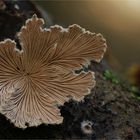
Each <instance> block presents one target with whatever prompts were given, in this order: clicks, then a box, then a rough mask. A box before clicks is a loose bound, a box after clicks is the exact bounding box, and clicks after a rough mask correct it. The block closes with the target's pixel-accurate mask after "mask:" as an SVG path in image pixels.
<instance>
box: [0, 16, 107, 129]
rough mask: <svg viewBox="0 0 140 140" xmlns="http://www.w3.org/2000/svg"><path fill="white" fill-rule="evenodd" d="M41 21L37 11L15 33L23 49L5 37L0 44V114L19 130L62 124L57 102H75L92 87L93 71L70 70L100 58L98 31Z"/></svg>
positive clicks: (103, 47) (102, 45)
mask: <svg viewBox="0 0 140 140" xmlns="http://www.w3.org/2000/svg"><path fill="white" fill-rule="evenodd" d="M43 24H44V21H43V19H41V18H38V17H37V16H36V15H33V17H32V18H31V19H28V20H27V21H26V25H25V26H23V27H22V28H21V30H20V32H19V34H18V37H19V41H20V45H21V48H22V50H18V49H17V48H16V43H15V41H12V40H10V39H6V40H4V41H3V42H0V112H1V113H2V114H4V115H5V116H6V117H7V118H8V119H10V120H11V122H13V123H14V125H15V126H17V127H20V128H26V127H27V125H26V124H28V126H37V125H39V124H41V123H46V124H54V123H55V124H56V123H57V124H59V123H61V122H62V121H63V117H62V116H61V114H60V110H59V109H58V107H57V105H63V104H64V102H66V101H68V100H69V98H70V97H72V98H73V99H75V100H77V101H80V100H81V99H82V98H83V97H84V96H85V95H87V94H89V93H90V90H91V88H93V87H94V86H95V76H94V73H93V72H90V71H89V72H87V73H84V72H81V73H79V74H75V73H74V70H77V69H80V68H81V66H82V65H84V64H87V63H89V62H90V60H95V61H97V62H99V61H100V60H101V59H102V57H103V55H104V52H105V50H106V48H107V46H106V41H105V39H104V38H103V37H102V36H101V35H100V34H95V33H91V32H89V31H86V30H85V29H83V28H81V27H80V26H78V25H71V26H69V27H68V28H67V29H64V28H62V27H61V26H58V25H55V26H51V27H50V28H49V29H43V28H42V27H41V26H42V25H43Z"/></svg>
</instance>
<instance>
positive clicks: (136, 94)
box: [129, 86, 140, 101]
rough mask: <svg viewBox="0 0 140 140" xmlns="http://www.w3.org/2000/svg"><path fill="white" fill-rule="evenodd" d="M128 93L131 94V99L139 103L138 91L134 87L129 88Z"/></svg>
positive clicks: (139, 94)
mask: <svg viewBox="0 0 140 140" xmlns="http://www.w3.org/2000/svg"><path fill="white" fill-rule="evenodd" d="M129 91H130V92H131V93H132V97H134V98H136V99H137V100H139V101H140V91H139V89H138V88H137V87H136V86H131V87H130V89H129Z"/></svg>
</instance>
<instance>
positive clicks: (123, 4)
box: [32, 0, 140, 71]
mask: <svg viewBox="0 0 140 140" xmlns="http://www.w3.org/2000/svg"><path fill="white" fill-rule="evenodd" d="M32 1H33V2H35V3H37V4H38V5H39V6H40V7H42V8H43V9H44V10H45V11H47V13H48V15H47V16H49V17H50V19H52V23H53V24H60V25H63V26H64V27H67V26H68V25H70V24H79V25H81V26H82V27H84V28H86V29H87V30H90V31H92V32H96V33H102V34H103V36H104V37H105V38H106V40H107V44H108V46H109V48H111V53H112V54H113V56H114V57H116V58H117V60H118V61H119V63H120V64H121V67H122V69H123V71H126V70H127V68H128V67H129V66H131V65H132V64H134V63H139V62H140V17H139V15H140V1H139V0H90V1H87V0H79V1H77V0H76V1H74V0H72V1H70V0H67V1H66V0H55V1H54V0H53V1H47V0H46V1H45V0H42V1H41V0H40V1H36V0H32Z"/></svg>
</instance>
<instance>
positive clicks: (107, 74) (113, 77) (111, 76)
mask: <svg viewBox="0 0 140 140" xmlns="http://www.w3.org/2000/svg"><path fill="white" fill-rule="evenodd" d="M103 76H104V79H106V80H111V81H112V83H114V84H119V83H120V80H119V78H118V77H117V75H115V74H114V73H112V72H111V71H110V70H105V71H104V73H103Z"/></svg>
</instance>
